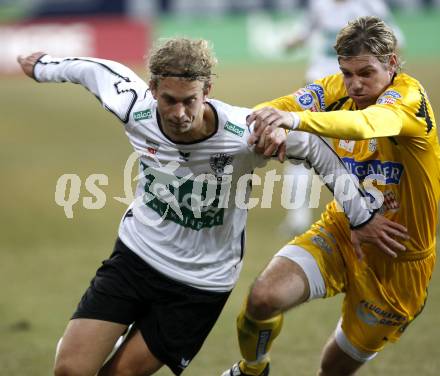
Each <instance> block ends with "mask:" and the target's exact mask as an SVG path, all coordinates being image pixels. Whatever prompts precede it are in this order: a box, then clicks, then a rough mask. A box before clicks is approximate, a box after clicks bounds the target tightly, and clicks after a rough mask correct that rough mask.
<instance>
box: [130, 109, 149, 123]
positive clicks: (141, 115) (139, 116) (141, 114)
mask: <svg viewBox="0 0 440 376" xmlns="http://www.w3.org/2000/svg"><path fill="white" fill-rule="evenodd" d="M152 116H153V115H152V114H151V110H150V109H149V108H147V109H146V110H143V111H137V112H135V113H133V118H134V120H136V121H139V120H143V119H151V118H152Z"/></svg>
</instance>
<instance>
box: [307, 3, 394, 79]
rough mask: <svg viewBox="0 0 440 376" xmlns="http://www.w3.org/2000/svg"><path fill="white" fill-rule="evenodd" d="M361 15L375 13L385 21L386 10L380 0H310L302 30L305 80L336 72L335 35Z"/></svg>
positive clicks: (337, 68)
mask: <svg viewBox="0 0 440 376" xmlns="http://www.w3.org/2000/svg"><path fill="white" fill-rule="evenodd" d="M363 16H377V17H379V18H381V19H383V20H385V21H386V20H387V19H388V18H389V11H388V8H387V5H386V4H385V2H384V1H383V0H340V1H338V0H310V5H309V10H308V16H307V18H306V20H305V21H304V22H303V25H302V31H301V33H302V35H303V37H305V39H309V40H310V53H311V56H310V64H309V68H308V70H307V72H306V81H307V82H313V81H315V80H317V79H320V78H323V77H325V76H328V75H331V74H335V73H338V72H339V65H338V59H337V58H336V52H335V50H334V48H333V46H334V44H335V43H336V36H337V34H338V33H339V31H340V30H341V29H342V28H343V27H344V26H345V25H347V23H348V22H349V21H351V20H353V19H355V18H358V17H363ZM306 34H308V35H306Z"/></svg>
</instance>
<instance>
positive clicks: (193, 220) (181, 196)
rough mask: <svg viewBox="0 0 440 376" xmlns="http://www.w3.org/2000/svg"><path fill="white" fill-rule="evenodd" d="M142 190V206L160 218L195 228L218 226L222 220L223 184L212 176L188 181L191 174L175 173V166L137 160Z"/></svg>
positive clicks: (223, 210)
mask: <svg viewBox="0 0 440 376" xmlns="http://www.w3.org/2000/svg"><path fill="white" fill-rule="evenodd" d="M140 164H141V168H142V172H143V179H145V183H144V184H143V186H144V190H145V193H144V195H143V197H142V202H143V204H144V205H146V206H148V207H149V208H150V209H151V210H153V211H154V212H156V213H157V214H158V215H159V216H160V217H161V218H162V219H163V220H169V221H172V222H174V223H176V224H178V225H180V226H183V227H188V228H191V229H193V230H196V231H199V230H201V229H203V228H211V227H214V226H221V225H222V224H223V220H224V212H225V209H224V206H223V207H221V206H222V205H223V200H224V197H223V196H222V195H224V192H223V191H222V188H224V186H223V185H224V183H222V182H221V181H220V182H219V181H218V180H217V179H216V178H215V176H214V175H211V178H209V176H207V177H206V179H202V180H198V179H197V178H196V179H194V180H192V177H193V175H192V174H189V175H187V176H183V177H180V176H177V175H176V174H175V170H173V169H174V168H176V167H177V165H175V164H172V165H171V166H162V167H152V166H149V165H148V164H146V163H144V162H142V161H141V162H140Z"/></svg>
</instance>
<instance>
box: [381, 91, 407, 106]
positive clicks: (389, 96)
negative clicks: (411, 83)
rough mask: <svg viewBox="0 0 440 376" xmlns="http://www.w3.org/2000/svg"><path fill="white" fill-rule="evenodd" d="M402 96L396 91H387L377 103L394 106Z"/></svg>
mask: <svg viewBox="0 0 440 376" xmlns="http://www.w3.org/2000/svg"><path fill="white" fill-rule="evenodd" d="M399 98H402V96H401V95H400V94H399V93H398V92H397V91H395V90H387V91H386V92H384V93H383V94H382V95H381V96H380V97H379V98H378V99H377V101H376V103H377V104H394V103H396V101H397V100H398V99H399Z"/></svg>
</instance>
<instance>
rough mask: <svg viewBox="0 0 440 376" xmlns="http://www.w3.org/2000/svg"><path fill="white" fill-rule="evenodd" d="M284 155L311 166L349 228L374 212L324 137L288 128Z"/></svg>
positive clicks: (357, 183)
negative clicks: (339, 208) (348, 222)
mask: <svg viewBox="0 0 440 376" xmlns="http://www.w3.org/2000/svg"><path fill="white" fill-rule="evenodd" d="M286 155H287V158H288V159H289V161H296V162H303V163H304V165H305V166H306V167H309V168H310V167H313V168H314V170H315V171H316V173H317V174H318V175H319V176H320V178H321V180H322V181H323V182H324V183H325V184H326V186H327V188H329V189H330V191H331V192H332V193H333V195H334V197H335V199H336V201H337V202H338V203H339V205H340V206H341V207H342V208H343V210H344V212H345V215H346V216H347V218H348V220H349V221H350V226H351V228H357V227H360V226H362V225H363V224H366V223H368V222H369V221H370V219H371V218H372V217H373V216H374V213H375V211H374V210H372V209H369V207H368V204H367V202H369V201H368V199H367V197H366V193H365V192H364V190H363V189H362V187H360V185H359V181H358V179H357V177H356V176H355V175H353V174H350V172H349V171H348V170H347V169H346V167H345V165H344V163H343V162H342V160H341V159H340V158H339V157H338V155H337V154H336V152H335V151H334V150H333V149H332V147H331V146H330V145H329V144H328V143H327V142H326V141H325V140H324V139H322V138H321V137H318V136H315V135H313V134H310V133H306V132H301V131H294V132H289V134H288V136H287V141H286Z"/></svg>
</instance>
